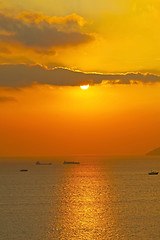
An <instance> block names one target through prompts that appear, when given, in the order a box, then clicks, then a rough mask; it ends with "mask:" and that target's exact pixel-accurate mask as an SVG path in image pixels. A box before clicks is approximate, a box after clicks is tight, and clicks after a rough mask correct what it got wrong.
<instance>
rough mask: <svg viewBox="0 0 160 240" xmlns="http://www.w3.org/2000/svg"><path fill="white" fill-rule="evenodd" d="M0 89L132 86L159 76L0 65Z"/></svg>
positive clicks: (159, 80)
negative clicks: (42, 86) (101, 85)
mask: <svg viewBox="0 0 160 240" xmlns="http://www.w3.org/2000/svg"><path fill="white" fill-rule="evenodd" d="M0 76H1V77H0V87H11V88H22V87H27V86H32V85H33V84H34V83H37V84H48V85H53V86H79V85H82V84H87V83H90V84H92V85H94V84H101V83H102V82H105V83H108V84H134V83H144V84H145V83H158V82H159V83H160V76H159V75H154V74H149V73H147V74H142V73H126V74H98V73H84V72H80V71H72V70H69V69H66V68H53V69H48V68H46V67H43V66H40V65H25V64H17V65H11V64H9V65H8V64H6V65H0Z"/></svg>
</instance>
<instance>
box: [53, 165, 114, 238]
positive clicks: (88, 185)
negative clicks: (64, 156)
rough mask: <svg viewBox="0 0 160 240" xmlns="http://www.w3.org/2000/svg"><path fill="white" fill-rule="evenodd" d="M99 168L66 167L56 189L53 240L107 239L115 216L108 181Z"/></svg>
mask: <svg viewBox="0 0 160 240" xmlns="http://www.w3.org/2000/svg"><path fill="white" fill-rule="evenodd" d="M99 168H101V166H98V165H83V164H82V165H81V164H80V165H78V166H73V165H72V166H71V165H70V166H65V169H64V173H65V174H64V177H63V179H62V183H61V185H60V186H59V188H58V189H57V191H58V192H57V206H56V207H57V213H56V214H57V216H56V218H55V216H54V222H53V224H52V229H53V235H52V236H54V237H55V238H53V239H86V240H87V239H109V237H110V236H112V234H113V231H115V229H114V226H115V216H114V214H113V211H112V201H111V198H113V196H112V195H111V191H110V186H111V182H110V181H111V180H110V178H109V177H108V176H106V175H103V171H102V169H99ZM112 200H113V199H112ZM53 207H54V208H55V206H53ZM114 235H115V233H114Z"/></svg>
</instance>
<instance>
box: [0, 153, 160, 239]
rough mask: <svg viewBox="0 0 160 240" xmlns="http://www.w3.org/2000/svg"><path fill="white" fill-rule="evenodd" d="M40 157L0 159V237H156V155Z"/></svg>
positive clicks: (159, 183)
mask: <svg viewBox="0 0 160 240" xmlns="http://www.w3.org/2000/svg"><path fill="white" fill-rule="evenodd" d="M45 160H46V161H52V165H51V166H42V165H41V166H37V165H35V162H36V161H37V159H1V160H0V239H1V240H52V239H56V240H58V239H64V240H70V239H72V240H73V239H76V240H78V239H85V240H87V239H113V240H116V239H120V240H123V239H125V240H132V239H135V240H141V239H144V240H149V239H154V240H159V239H160V227H159V226H160V225H159V224H160V175H158V176H149V175H148V174H147V173H148V171H150V170H151V169H155V170H159V171H160V159H158V158H153V159H152V158H151V157H150V158H149V157H146V158H142V157H141V158H133V157H132V158H129V157H128V158H127V157H125V158H98V157H79V158H74V159H73V158H71V159H60V158H59V159H58V158H55V159H54V158H52V159H40V161H45ZM64 160H76V161H80V162H81V164H80V165H63V161H64ZM22 168H27V169H28V170H29V171H28V172H20V171H19V170H20V169H22Z"/></svg>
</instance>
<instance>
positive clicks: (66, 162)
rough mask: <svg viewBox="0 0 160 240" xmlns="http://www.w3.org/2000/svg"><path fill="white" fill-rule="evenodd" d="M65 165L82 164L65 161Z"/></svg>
mask: <svg viewBox="0 0 160 240" xmlns="http://www.w3.org/2000/svg"><path fill="white" fill-rule="evenodd" d="M63 164H80V162H68V161H64V162H63Z"/></svg>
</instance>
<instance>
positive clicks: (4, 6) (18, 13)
mask: <svg viewBox="0 0 160 240" xmlns="http://www.w3.org/2000/svg"><path fill="white" fill-rule="evenodd" d="M55 6H56V7H55ZM159 16H160V2H159V1H153V0H152V1H151V0H147V1H146V0H145V1H144V0H139V1H138V0H136V1H132V0H113V1H108V0H101V1H98V0H95V1H94V3H93V1H90V0H88V1H87V2H85V1H84V0H83V1H80V0H69V1H67V3H66V1H64V0H59V1H56V0H55V1H54V4H53V3H52V1H51V0H48V1H44V0H39V1H38V0H32V1H29V0H24V1H21V2H20V1H18V0H15V1H14V2H13V1H11V0H6V1H5V2H2V1H0V53H1V54H0V76H1V78H0V156H54V155H72V154H98V155H126V154H128V155H132V154H134V155H139V154H145V153H146V152H148V151H149V150H151V149H153V148H156V147H159V146H160V125H159V122H160V94H159V93H160V68H159V66H160V58H159V56H160V46H159V42H160V17H159ZM83 84H90V87H89V89H87V90H82V89H80V87H79V86H80V85H83Z"/></svg>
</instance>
